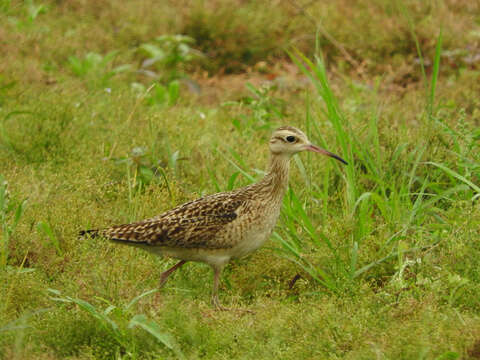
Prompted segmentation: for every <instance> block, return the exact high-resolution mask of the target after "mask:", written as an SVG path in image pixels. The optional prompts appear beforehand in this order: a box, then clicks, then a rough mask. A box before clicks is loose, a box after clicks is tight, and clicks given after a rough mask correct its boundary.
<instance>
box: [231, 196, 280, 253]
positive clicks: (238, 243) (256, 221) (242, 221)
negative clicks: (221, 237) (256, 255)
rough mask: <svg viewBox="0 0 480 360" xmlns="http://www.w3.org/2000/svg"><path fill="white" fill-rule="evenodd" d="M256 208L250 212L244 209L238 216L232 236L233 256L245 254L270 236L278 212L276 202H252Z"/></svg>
mask: <svg viewBox="0 0 480 360" xmlns="http://www.w3.org/2000/svg"><path fill="white" fill-rule="evenodd" d="M253 205H254V206H255V207H256V210H255V211H253V212H252V213H249V212H248V211H245V213H240V214H239V216H238V219H237V220H238V222H237V224H232V225H233V226H235V225H236V229H237V230H238V231H235V232H236V234H234V235H233V236H232V240H233V241H232V245H233V246H232V248H231V255H232V257H234V258H238V257H242V256H245V255H247V254H249V253H251V252H253V251H255V250H257V249H258V248H259V247H261V246H262V245H263V244H264V243H265V241H267V240H268V238H269V237H270V235H271V233H272V230H273V228H274V227H275V224H276V222H277V219H278V216H279V214H280V206H279V205H277V204H270V205H265V204H253Z"/></svg>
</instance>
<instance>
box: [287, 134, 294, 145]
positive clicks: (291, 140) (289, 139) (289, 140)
mask: <svg viewBox="0 0 480 360" xmlns="http://www.w3.org/2000/svg"><path fill="white" fill-rule="evenodd" d="M285 139H286V140H287V141H288V142H289V143H293V142H295V140H296V139H295V136H292V135H290V136H287V137H286V138H285Z"/></svg>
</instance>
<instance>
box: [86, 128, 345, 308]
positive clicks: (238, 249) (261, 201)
mask: <svg viewBox="0 0 480 360" xmlns="http://www.w3.org/2000/svg"><path fill="white" fill-rule="evenodd" d="M269 147H270V154H271V157H270V165H269V167H268V171H267V173H266V175H265V177H264V178H263V179H262V180H260V181H259V182H258V183H255V184H252V185H249V186H246V187H243V188H239V189H236V190H233V191H229V192H221V193H217V194H213V195H208V196H205V197H202V198H200V199H197V200H195V201H191V202H187V203H185V204H183V205H180V206H178V207H176V208H173V209H171V210H169V211H167V212H165V213H163V214H161V215H158V216H156V217H154V218H151V219H147V220H143V221H140V222H136V223H132V224H125V225H117V226H112V227H109V228H105V229H100V230H83V231H81V232H80V235H85V234H89V235H90V236H91V237H95V236H101V237H104V238H107V239H109V240H112V241H115V242H118V243H123V244H128V245H134V246H137V247H141V248H143V249H145V250H147V251H150V252H152V253H155V254H157V255H161V256H168V257H172V258H175V259H178V260H180V261H179V262H178V263H177V264H176V265H174V266H173V267H171V268H170V269H168V270H166V271H165V272H163V273H162V274H161V276H160V287H161V286H163V285H164V284H165V282H166V281H167V279H168V277H169V276H170V275H171V274H172V273H173V272H174V271H175V270H177V269H178V268H179V267H181V266H182V265H183V264H185V263H186V262H187V261H197V262H203V263H206V264H208V265H210V266H211V267H212V269H213V274H214V275H213V291H212V302H213V305H214V306H215V307H216V308H217V309H220V310H224V309H225V308H223V307H222V306H221V304H220V301H219V299H218V285H219V281H220V274H221V271H222V269H223V267H224V266H225V264H227V263H228V262H229V261H230V260H231V259H235V258H239V257H242V256H245V255H247V254H249V253H251V252H252V251H255V250H256V249H258V248H259V247H261V246H262V245H263V243H264V242H265V241H266V240H267V239H268V238H269V236H270V234H271V232H272V230H273V228H274V226H275V223H276V222H277V219H278V216H279V214H280V209H281V206H282V199H283V196H284V194H285V191H286V190H287V183H288V172H289V163H290V158H291V157H292V156H293V155H294V154H296V153H298V152H301V151H313V152H316V153H320V154H323V155H327V156H330V157H332V158H335V159H337V160H339V161H341V162H342V163H344V164H347V162H346V161H345V160H343V159H342V158H341V157H339V156H338V155H335V154H333V153H331V152H329V151H327V150H324V149H322V148H320V147H318V146H316V145H313V144H312V143H311V142H310V141H309V140H308V138H307V136H306V135H305V134H304V133H303V132H302V131H300V130H298V129H296V128H294V127H291V126H283V127H280V128H278V129H276V130H275V131H274V132H273V134H272V137H271V138H270V142H269Z"/></svg>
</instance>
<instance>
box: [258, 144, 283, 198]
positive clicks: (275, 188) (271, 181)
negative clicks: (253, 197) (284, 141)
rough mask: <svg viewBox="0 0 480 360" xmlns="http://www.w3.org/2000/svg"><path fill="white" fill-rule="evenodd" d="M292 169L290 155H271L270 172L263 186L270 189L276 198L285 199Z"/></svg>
mask: <svg viewBox="0 0 480 360" xmlns="http://www.w3.org/2000/svg"><path fill="white" fill-rule="evenodd" d="M289 168H290V155H286V154H274V153H272V154H271V157H270V164H269V166H268V171H267V174H266V175H265V177H264V178H263V180H262V181H261V184H262V185H263V186H264V187H265V188H267V189H268V192H269V193H270V194H271V195H273V196H274V197H279V198H283V195H284V194H285V191H286V190H287V186H288V171H289Z"/></svg>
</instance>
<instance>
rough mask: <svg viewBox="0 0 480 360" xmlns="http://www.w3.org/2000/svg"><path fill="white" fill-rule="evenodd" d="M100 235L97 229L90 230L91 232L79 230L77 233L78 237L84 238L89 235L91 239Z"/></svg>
mask: <svg viewBox="0 0 480 360" xmlns="http://www.w3.org/2000/svg"><path fill="white" fill-rule="evenodd" d="M100 234H101V231H100V230H98V229H92V230H81V231H80V232H79V233H78V236H79V237H84V236H86V235H89V236H90V237H91V238H95V237H97V236H99V235H100Z"/></svg>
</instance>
